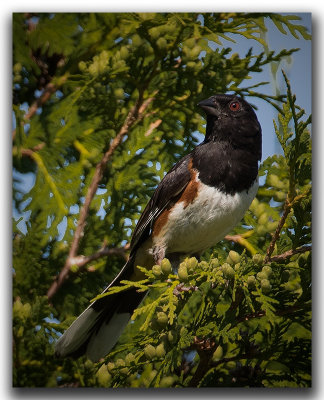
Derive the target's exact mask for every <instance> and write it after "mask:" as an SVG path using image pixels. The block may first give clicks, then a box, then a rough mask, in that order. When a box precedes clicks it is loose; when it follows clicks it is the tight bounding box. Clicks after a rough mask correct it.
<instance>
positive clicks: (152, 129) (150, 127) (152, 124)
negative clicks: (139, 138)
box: [144, 119, 162, 136]
mask: <svg viewBox="0 0 324 400" xmlns="http://www.w3.org/2000/svg"><path fill="white" fill-rule="evenodd" d="M161 122H162V119H157V120H156V121H154V122H152V123H151V124H150V126H149V128H148V130H147V131H146V132H145V134H144V136H150V134H151V133H152V132H153V131H154V129H155V128H157V127H158V126H159V125H160V124H161Z"/></svg>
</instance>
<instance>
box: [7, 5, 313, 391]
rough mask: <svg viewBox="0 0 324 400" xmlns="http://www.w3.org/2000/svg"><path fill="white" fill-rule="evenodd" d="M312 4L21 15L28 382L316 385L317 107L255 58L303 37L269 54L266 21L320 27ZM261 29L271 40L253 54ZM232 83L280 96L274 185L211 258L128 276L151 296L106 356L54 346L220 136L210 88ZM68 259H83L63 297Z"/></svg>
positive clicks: (22, 304)
mask: <svg viewBox="0 0 324 400" xmlns="http://www.w3.org/2000/svg"><path fill="white" fill-rule="evenodd" d="M297 19H298V17H295V16H291V15H285V16H284V15H279V14H249V13H230V14H227V13H222V14H215V13H210V14H208V13H206V14H195V13H181V14H180V13H161V14H149V13H114V14H96V13H92V14H41V13H40V14H14V16H13V46H14V48H13V112H14V116H15V131H14V140H13V168H14V174H13V176H14V181H13V200H14V208H15V209H16V210H17V211H18V212H19V213H21V215H23V216H24V217H23V218H20V219H18V220H13V385H14V386H20V387H55V386H73V387H76V386H88V387H96V386H103V387H174V386H177V387H186V386H202V387H206V386H264V387H273V386H310V382H311V375H310V364H311V362H310V321H311V317H310V312H311V309H310V300H311V293H310V278H311V270H310V268H311V261H310V247H309V245H310V243H311V225H310V224H311V199H310V184H311V147H310V146H311V145H310V133H309V130H308V126H309V124H310V122H311V121H310V118H306V117H305V115H304V111H303V110H301V109H300V108H299V107H298V106H297V102H296V99H295V97H294V96H293V94H292V91H291V88H290V85H289V82H288V80H287V78H286V85H287V95H280V96H277V97H274V96H268V95H265V94H264V93H259V92H258V86H259V85H256V86H249V85H248V78H249V77H250V76H251V74H252V73H258V72H260V71H262V70H263V68H264V67H265V66H267V65H269V64H271V63H279V62H280V61H281V60H282V59H284V57H287V56H289V55H291V54H293V52H294V51H296V49H289V50H282V51H281V52H279V53H274V52H272V51H269V49H268V47H267V43H266V42H265V39H264V38H265V35H264V34H265V31H266V26H265V21H266V20H269V21H272V23H273V24H274V25H275V26H276V28H277V29H278V30H279V31H280V32H281V33H283V34H287V33H289V34H291V35H293V36H294V37H297V38H303V39H309V38H310V37H309V35H308V33H307V31H306V30H305V28H304V27H303V26H301V25H299V24H298V21H297V22H296V20H297ZM237 35H239V36H243V37H245V39H246V40H249V41H250V42H251V49H250V50H249V51H248V53H247V54H246V55H245V57H242V58H241V57H240V56H239V55H238V54H234V53H233V52H232V51H231V48H230V47H226V46H225V44H226V43H230V41H235V38H236V37H237ZM255 41H258V42H260V43H261V44H262V45H264V47H265V51H264V52H262V53H260V54H255V53H254V51H253V43H254V42H255ZM214 44H217V47H216V49H215V47H214ZM260 84H264V83H260ZM226 91H235V92H237V93H239V94H241V95H244V96H257V97H261V98H263V99H264V100H265V101H267V102H269V103H270V104H273V105H274V106H275V107H276V109H277V110H278V121H276V122H275V124H274V130H275V132H276V135H277V137H278V140H279V142H280V144H281V146H282V149H283V155H274V156H272V157H270V158H268V159H267V160H265V161H264V163H263V164H262V165H261V168H260V176H261V177H262V185H261V186H260V189H259V192H258V196H257V198H256V199H255V200H254V201H253V203H252V205H251V207H250V209H249V211H248V212H247V213H246V215H245V217H244V219H243V221H242V223H241V224H240V225H238V226H237V227H236V228H235V229H234V231H233V232H232V233H231V236H229V237H228V238H227V240H223V241H222V242H221V243H219V244H218V245H217V246H216V247H215V248H214V249H210V251H208V252H206V254H205V255H204V256H203V258H202V261H200V262H198V261H197V260H195V259H194V258H188V259H185V260H183V261H182V263H181V264H180V266H179V269H178V272H177V274H174V273H173V272H172V271H171V270H170V265H169V263H168V261H167V260H164V261H163V264H162V266H161V267H159V266H156V267H154V268H153V269H152V271H146V270H145V268H144V267H145V266H141V267H142V268H141V267H140V268H141V269H142V270H143V271H144V272H145V276H146V278H145V279H144V280H143V281H141V282H137V283H136V284H134V283H132V282H123V285H122V286H121V287H119V288H114V290H125V289H127V287H129V286H134V285H136V286H137V288H138V290H143V291H148V290H149V294H148V296H147V297H146V299H145V301H144V302H143V304H142V305H141V306H140V307H139V308H138V309H137V310H136V311H135V313H134V315H133V316H132V323H130V324H128V326H127V328H126V330H125V332H124V334H123V335H122V337H121V338H120V341H119V343H118V345H117V346H116V347H115V348H114V349H113V351H112V352H111V353H110V354H109V355H108V356H107V358H106V359H105V360H103V361H101V362H100V363H98V364H93V363H91V362H90V361H89V360H86V359H85V358H80V359H78V360H71V359H66V360H57V359H55V357H54V354H53V349H54V342H55V340H56V339H57V337H58V335H59V334H60V333H61V332H63V331H64V330H65V329H66V328H67V327H68V326H69V324H70V323H71V322H72V321H73V320H74V318H75V317H76V316H77V315H78V314H79V313H80V312H82V311H83V309H84V308H85V307H86V306H87V305H88V304H89V301H90V300H91V299H92V298H93V297H94V296H95V295H96V294H97V293H98V292H100V290H101V289H103V288H104V287H105V286H106V285H107V284H108V283H109V282H110V281H111V280H112V279H113V277H114V276H115V275H116V274H117V273H118V271H119V270H120V268H121V267H122V266H123V264H124V260H125V257H126V256H127V245H126V244H127V243H128V242H129V240H130V234H131V231H132V229H133V228H134V226H135V224H136V221H137V219H138V218H139V215H140V213H141V210H143V207H144V206H145V204H146V203H147V201H148V199H149V197H150V195H151V194H152V193H153V190H154V188H155V187H156V185H157V184H158V182H159V181H160V180H161V178H162V177H163V175H164V173H165V171H167V170H168V169H170V167H171V166H172V165H173V164H174V162H176V161H177V160H178V159H180V158H181V157H182V156H183V155H184V154H186V153H188V152H189V151H190V150H191V149H192V148H193V147H194V146H195V145H196V144H197V135H196V134H195V132H197V131H199V132H201V133H204V123H205V122H204V120H203V118H202V117H201V116H200V115H199V114H198V113H197V111H196V110H197V108H196V104H197V101H199V100H200V99H204V98H207V97H208V96H210V95H212V94H214V93H217V92H226ZM282 101H283V102H282ZM26 109H27V110H28V111H27V112H25V111H24V110H26ZM129 116H131V118H129ZM125 121H128V122H129V124H128V125H127V127H126V128H127V129H126V130H125V129H124V128H125V126H126V125H125ZM123 129H124V131H123ZM121 132H124V134H123V136H122V137H121V140H120V142H119V143H118V145H116V146H115V147H114V149H113V150H112V151H111V154H110V156H109V157H108V162H107V163H105V164H104V165H103V166H102V169H101V172H102V174H101V176H100V179H99V181H98V182H97V185H96V186H94V185H93V181H94V177H95V176H96V175H95V174H96V170H97V169H98V165H100V162H101V160H102V158H103V155H104V154H105V153H106V152H107V150H108V149H110V148H111V146H112V144H113V139H114V138H116V137H118V135H119V134H120V133H121ZM27 177H29V179H32V181H33V182H32V185H31V188H28V189H26V187H25V186H24V180H25V179H26V178H27ZM93 187H94V189H95V191H94V194H93V198H92V199H91V201H90V206H89V209H88V210H87V213H86V216H85V224H84V226H83V227H82V229H81V234H80V236H79V238H78V243H77V251H76V252H75V253H73V254H74V256H75V257H74V258H73V257H70V258H69V254H70V250H71V244H72V243H73V238H74V237H75V232H76V229H77V228H76V227H77V225H78V221H80V218H81V217H80V212H81V210H82V209H83V206H84V203H85V199H86V198H87V195H88V193H89V190H90V189H91V188H93ZM94 256H95V257H94ZM87 257H88V258H87ZM72 258H73V259H72ZM67 260H69V262H70V263H69V264H68V270H69V273H68V275H67V277H66V278H65V280H64V283H63V285H61V286H60V287H59V288H58V289H57V290H56V291H55V293H54V295H53V296H51V298H50V300H49V299H48V297H47V293H48V290H49V288H50V287H51V286H52V284H53V280H54V278H55V277H57V276H58V274H60V272H61V271H62V269H63V266H64V265H66V263H67ZM143 268H144V269H143Z"/></svg>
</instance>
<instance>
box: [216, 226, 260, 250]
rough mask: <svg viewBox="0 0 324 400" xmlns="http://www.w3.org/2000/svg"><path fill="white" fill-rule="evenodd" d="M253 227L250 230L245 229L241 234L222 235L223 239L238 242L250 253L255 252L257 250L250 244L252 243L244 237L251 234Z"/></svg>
mask: <svg viewBox="0 0 324 400" xmlns="http://www.w3.org/2000/svg"><path fill="white" fill-rule="evenodd" d="M253 232H254V231H253V229H251V230H250V231H247V232H245V233H242V234H238V235H226V236H225V237H224V239H225V240H228V241H230V242H234V243H238V244H240V245H241V246H243V247H245V248H246V250H248V251H249V252H250V253H251V254H252V255H254V254H256V253H257V250H256V249H255V248H254V247H253V246H252V244H251V243H250V242H249V241H248V240H247V239H246V238H248V237H249V236H251V235H252V234H253Z"/></svg>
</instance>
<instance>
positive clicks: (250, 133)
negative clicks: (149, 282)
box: [55, 94, 261, 361]
mask: <svg viewBox="0 0 324 400" xmlns="http://www.w3.org/2000/svg"><path fill="white" fill-rule="evenodd" d="M198 105H199V106H200V107H201V108H202V109H203V110H204V112H205V113H206V116H207V125H206V136H205V139H204V141H203V142H202V143H201V144H200V145H198V146H197V147H196V148H195V149H194V150H193V151H192V152H191V153H190V154H187V155H186V156H185V157H183V158H182V159H181V160H180V161H179V162H177V163H176V164H175V165H174V166H173V168H172V169H171V170H170V171H169V172H168V174H166V175H165V177H164V178H163V179H162V181H161V182H160V184H159V185H158V187H157V188H156V190H155V192H154V194H153V196H152V198H151V200H150V201H149V203H148V204H147V206H146V208H145V209H144V211H143V213H142V215H141V217H140V219H139V221H138V223H137V225H136V228H135V230H134V233H133V236H132V241H131V250H130V257H129V260H128V261H127V262H126V264H125V266H124V267H123V268H122V270H121V271H120V273H119V274H118V275H117V277H116V278H115V279H114V280H113V282H112V283H111V284H110V285H109V286H108V287H107V288H106V289H105V291H104V292H106V291H107V290H108V289H109V288H110V287H112V286H113V285H118V284H119V283H120V281H121V280H124V279H125V280H132V279H134V280H135V279H139V276H137V274H138V270H137V269H136V266H137V265H140V266H143V267H146V268H151V267H152V266H153V265H154V264H160V263H161V261H162V259H163V258H165V257H167V258H170V259H175V258H176V257H177V256H180V255H198V256H199V255H200V254H201V253H202V252H203V251H204V250H206V249H208V248H209V247H211V246H214V245H215V244H216V243H217V242H218V241H220V240H221V239H223V238H224V236H225V235H226V234H227V233H228V232H229V231H230V230H231V229H232V228H233V227H234V226H235V225H236V224H237V223H238V222H240V220H241V219H242V217H243V215H244V213H245V211H246V210H247V209H248V207H249V205H250V204H251V202H252V200H253V198H254V196H255V195H256V192H257V188H258V161H259V160H260V159H261V127H260V124H259V122H258V119H257V117H256V115H255V113H254V111H253V109H252V107H251V106H250V105H249V104H248V103H247V102H246V101H245V100H243V99H242V98H240V97H237V96H235V95H226V94H217V95H215V96H212V97H210V98H208V99H206V100H203V101H201V102H200V103H199V104H198ZM144 296H145V293H138V292H136V290H135V289H131V290H128V291H126V292H124V291H123V292H120V293H115V294H112V295H109V296H106V297H103V298H100V299H98V300H96V301H95V302H93V303H92V304H91V305H90V306H89V307H88V308H87V309H86V310H85V311H84V312H83V313H82V314H81V315H80V316H79V317H78V318H77V319H76V320H75V321H74V322H73V324H72V325H71V326H70V327H69V329H68V330H67V331H66V332H65V333H64V334H63V335H62V336H61V337H60V339H59V340H58V341H57V343H56V347H55V351H56V355H57V356H59V357H66V356H72V357H78V356H81V355H82V354H86V355H87V356H88V357H89V358H90V359H91V360H93V361H97V360H98V359H100V358H101V357H104V356H105V355H107V354H108V352H109V351H110V350H111V349H112V347H113V346H114V345H115V343H116V342H117V340H118V338H119V336H120V334H121V333H122V331H123V329H124V328H125V326H126V324H127V322H128V321H129V318H130V317H131V315H132V313H133V311H134V309H135V308H137V307H138V305H139V303H140V302H141V300H142V299H143V297H144Z"/></svg>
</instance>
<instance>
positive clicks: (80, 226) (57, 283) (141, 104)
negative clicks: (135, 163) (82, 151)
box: [47, 94, 154, 299]
mask: <svg viewBox="0 0 324 400" xmlns="http://www.w3.org/2000/svg"><path fill="white" fill-rule="evenodd" d="M153 100H154V97H150V98H148V99H147V100H145V101H143V97H142V95H141V94H140V96H139V98H138V100H137V101H136V103H135V105H134V107H132V109H131V110H130V111H129V113H128V115H127V117H126V119H125V122H124V124H123V126H122V127H121V129H120V131H119V132H118V134H117V135H116V137H115V138H114V139H113V140H112V142H111V143H110V146H109V149H108V150H107V151H106V153H105V154H104V155H103V157H102V159H101V161H100V162H99V163H98V164H97V166H96V169H95V172H94V175H93V178H92V181H91V184H90V186H89V188H88V191H87V194H86V198H85V201H84V204H83V206H82V208H81V210H80V215H79V220H78V223H77V227H76V229H75V232H74V236H73V239H72V243H71V247H70V251H69V254H68V257H67V259H66V261H65V264H64V267H63V268H62V270H61V272H60V273H59V275H58V276H57V277H56V279H55V280H54V281H53V283H52V285H51V287H50V288H49V290H48V292H47V297H48V299H51V298H52V297H53V296H54V295H55V294H56V292H57V291H58V290H59V288H60V287H61V286H62V285H63V283H64V282H65V280H66V279H67V278H68V275H69V272H70V268H71V266H72V265H73V260H74V259H75V258H76V257H77V252H78V248H79V244H80V240H81V238H82V236H83V231H84V228H85V225H86V219H87V216H88V213H89V209H90V204H91V201H92V199H93V198H94V196H95V194H96V191H97V189H98V185H99V183H100V181H101V179H102V177H103V174H104V170H105V167H106V164H107V162H108V161H109V160H110V158H111V156H112V155H113V153H114V152H115V150H116V148H117V147H118V146H119V145H120V143H121V142H122V140H123V139H124V137H125V136H126V135H127V134H128V133H129V130H130V128H131V127H132V126H133V125H134V124H135V123H136V122H138V121H140V120H141V119H142V118H143V116H144V112H145V110H146V109H147V107H148V106H149V105H150V104H151V102H152V101H153Z"/></svg>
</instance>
